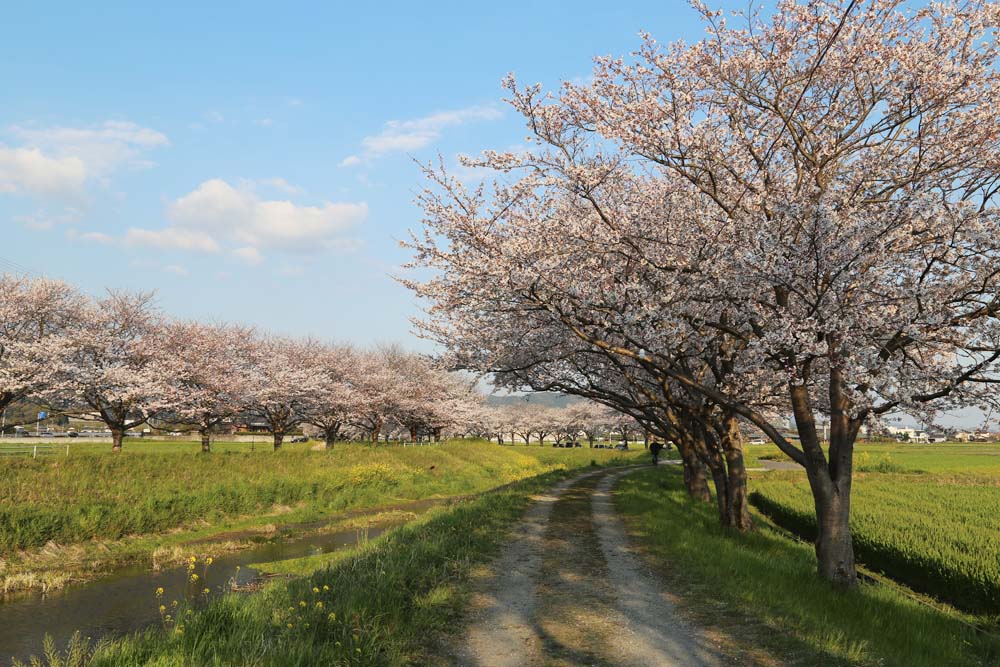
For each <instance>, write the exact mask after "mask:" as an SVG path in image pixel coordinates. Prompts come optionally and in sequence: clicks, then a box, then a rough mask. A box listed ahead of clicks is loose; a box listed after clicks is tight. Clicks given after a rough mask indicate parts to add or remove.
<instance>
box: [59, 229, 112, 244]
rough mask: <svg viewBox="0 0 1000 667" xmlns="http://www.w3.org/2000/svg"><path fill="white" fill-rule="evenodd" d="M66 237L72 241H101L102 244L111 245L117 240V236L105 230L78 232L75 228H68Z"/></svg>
mask: <svg viewBox="0 0 1000 667" xmlns="http://www.w3.org/2000/svg"><path fill="white" fill-rule="evenodd" d="M66 238H68V239H70V240H71V241H89V242H91V243H100V244H101V245H111V244H112V243H114V242H115V238H114V237H113V236H110V235H108V234H104V233H103V232H78V231H77V230H75V229H67V230H66Z"/></svg>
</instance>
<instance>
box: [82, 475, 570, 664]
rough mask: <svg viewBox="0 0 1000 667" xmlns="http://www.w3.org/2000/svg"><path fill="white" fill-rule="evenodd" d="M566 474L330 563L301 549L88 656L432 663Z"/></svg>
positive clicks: (107, 660) (103, 659)
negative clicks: (265, 576)
mask: <svg viewBox="0 0 1000 667" xmlns="http://www.w3.org/2000/svg"><path fill="white" fill-rule="evenodd" d="M566 474H567V473H566V472H565V471H556V472H551V473H547V474H544V475H541V476H538V477H535V478H533V479H530V480H524V481H521V482H518V483H516V484H514V485H512V486H510V487H507V488H505V489H503V490H499V491H495V492H491V493H488V494H484V495H483V496H480V497H478V498H476V499H472V500H468V501H464V502H461V503H459V504H457V505H456V506H454V507H453V508H450V509H447V510H444V509H442V510H440V511H435V512H433V513H431V514H430V515H427V516H425V517H421V518H420V519H418V520H416V521H415V522H414V523H412V524H408V525H406V526H404V527H401V528H399V529H396V530H395V531H393V532H391V533H389V534H387V535H386V536H384V537H382V538H379V539H377V540H373V541H372V542H369V543H367V544H366V545H364V546H362V547H360V548H359V549H358V550H357V551H356V552H354V553H351V554H348V555H344V554H340V555H338V556H337V557H336V561H335V562H333V563H330V562H317V561H315V560H309V559H298V561H297V562H296V563H295V567H292V568H289V569H291V570H292V571H294V572H297V573H306V572H311V573H310V574H308V576H306V577H303V578H299V579H294V580H290V581H277V582H274V583H272V584H271V585H269V586H268V587H266V588H265V589H264V590H263V591H262V592H260V593H258V594H255V595H249V596H247V595H235V594H233V595H228V596H225V597H223V598H220V599H218V600H215V601H213V602H211V603H208V604H207V606H205V607H204V608H202V609H197V610H193V611H192V613H191V614H190V615H188V614H187V613H186V611H185V610H183V609H182V610H180V611H179V613H178V615H177V618H179V619H180V620H179V621H178V622H177V623H176V624H172V625H170V626H168V627H167V628H166V630H153V631H148V632H146V633H143V634H140V635H135V636H132V637H129V638H125V639H122V640H119V641H116V642H114V643H113V644H110V645H108V646H105V647H103V648H101V649H100V650H99V651H98V653H97V655H96V656H95V658H94V659H93V661H92V663H91V664H92V666H93V667H126V666H128V667H135V666H139V665H150V666H152V665H156V666H157V667H168V666H177V667H180V666H181V665H214V666H216V667H226V666H233V667H235V666H237V665H239V666H242V665H246V664H253V665H255V666H257V667H272V666H273V667H294V666H302V667H305V666H307V665H309V666H312V665H336V666H341V665H387V666H388V665H392V666H395V665H427V664H433V661H432V656H433V655H434V653H435V651H436V642H437V639H438V638H439V637H440V636H441V635H442V633H445V632H446V631H448V630H449V629H450V628H452V627H454V624H455V623H456V622H457V620H458V619H459V618H460V615H461V612H462V609H463V608H464V605H465V603H466V602H467V599H468V591H469V580H470V576H471V575H472V574H473V572H474V571H475V570H476V569H477V568H478V567H480V566H482V565H483V564H484V563H486V562H487V561H488V560H489V559H490V558H492V557H493V555H494V554H495V553H496V552H497V550H498V549H499V547H500V544H501V542H502V540H503V539H504V538H505V531H506V530H507V529H508V528H509V527H510V526H511V525H512V524H513V523H514V522H516V521H517V520H518V518H519V517H520V516H521V514H522V512H523V511H524V509H525V508H526V507H527V505H528V503H529V502H530V500H529V496H530V495H531V494H532V493H534V492H536V491H538V490H540V489H542V488H545V487H547V486H549V485H551V484H553V483H554V482H555V481H557V480H558V479H560V478H562V477H565V476H566ZM307 560H309V562H308V563H307V562H306V561H307ZM316 567H319V568H320V569H315V568H316ZM154 603H155V602H154V601H153V600H150V604H154ZM251 657H252V660H251Z"/></svg>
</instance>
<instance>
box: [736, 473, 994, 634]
mask: <svg viewBox="0 0 1000 667" xmlns="http://www.w3.org/2000/svg"><path fill="white" fill-rule="evenodd" d="M893 458H895V457H893ZM873 468H875V469H877V468H878V466H873ZM752 488H753V492H752V494H751V501H752V502H753V503H754V505H755V506H756V507H757V508H758V509H761V510H762V511H765V512H766V513H767V514H768V515H769V516H771V517H772V518H773V519H774V520H775V521H777V523H779V524H780V525H782V526H783V527H785V528H787V529H789V530H791V531H793V532H795V533H796V534H799V535H801V536H802V537H804V538H805V539H808V540H813V539H815V535H816V521H815V516H814V514H813V501H812V495H811V494H810V492H809V486H808V482H807V481H806V479H805V477H804V475H802V474H796V473H770V474H768V475H766V476H759V477H757V478H755V479H754V480H753V483H752ZM851 510H852V511H851V528H852V531H853V533H854V547H855V553H856V555H857V558H858V560H859V561H860V562H862V563H863V564H864V565H865V566H867V567H869V568H872V569H874V570H876V571H879V572H882V573H884V574H886V575H887V576H890V577H892V578H893V579H895V580H897V581H901V582H903V583H905V584H907V585H908V586H910V587H911V588H913V589H915V590H918V591H921V592H924V593H928V594H931V595H933V596H935V597H937V598H939V599H941V600H945V601H947V602H950V603H951V604H953V605H955V606H957V607H959V608H961V609H963V610H965V611H969V612H973V613H979V614H984V615H985V614H993V615H997V616H1000V481H998V480H996V479H987V478H982V479H977V478H974V477H968V478H959V479H956V478H955V477H954V476H952V475H930V474H916V475H915V474H894V473H888V474H879V473H859V474H857V475H856V476H855V480H854V486H853V493H852V506H851Z"/></svg>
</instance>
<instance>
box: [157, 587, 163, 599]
mask: <svg viewBox="0 0 1000 667" xmlns="http://www.w3.org/2000/svg"><path fill="white" fill-rule="evenodd" d="M156 597H163V587H162V586H161V587H159V588H157V589H156Z"/></svg>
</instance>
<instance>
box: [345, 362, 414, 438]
mask: <svg viewBox="0 0 1000 667" xmlns="http://www.w3.org/2000/svg"><path fill="white" fill-rule="evenodd" d="M401 356H402V352H401V351H400V350H398V349H397V348H393V347H378V348H376V349H374V350H369V351H367V352H365V353H364V354H363V355H361V358H360V359H359V361H358V365H357V374H356V375H355V378H356V380H357V387H356V388H357V393H358V406H359V407H358V410H357V411H356V412H355V415H354V419H353V420H352V425H353V426H354V427H355V428H357V429H359V430H360V431H361V432H362V433H364V435H365V436H366V437H367V438H369V439H370V440H371V442H372V443H373V444H377V443H378V441H379V437H380V436H381V434H382V432H383V429H384V428H385V425H386V422H388V421H389V420H390V419H392V417H393V415H394V414H395V410H396V406H397V400H398V390H397V386H398V383H399V377H398V375H397V374H396V372H395V365H396V364H397V363H398V360H399V358H401Z"/></svg>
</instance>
